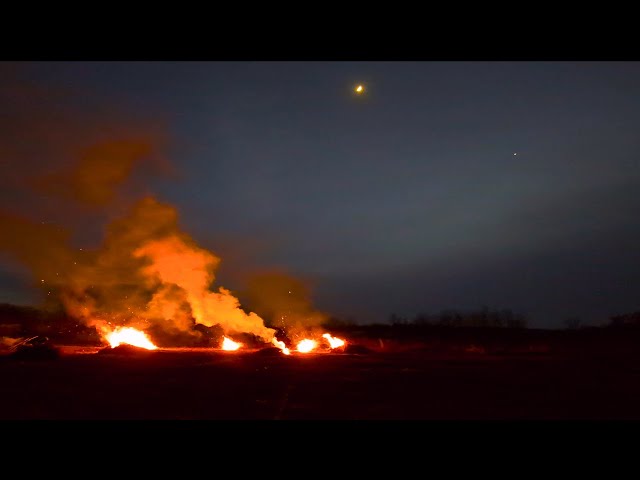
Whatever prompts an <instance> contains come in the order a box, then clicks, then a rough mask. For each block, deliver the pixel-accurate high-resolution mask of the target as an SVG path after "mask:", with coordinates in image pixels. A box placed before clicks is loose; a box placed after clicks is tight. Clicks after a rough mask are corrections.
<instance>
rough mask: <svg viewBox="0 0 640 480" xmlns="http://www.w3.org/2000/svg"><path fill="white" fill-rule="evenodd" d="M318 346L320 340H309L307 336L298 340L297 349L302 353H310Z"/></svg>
mask: <svg viewBox="0 0 640 480" xmlns="http://www.w3.org/2000/svg"><path fill="white" fill-rule="evenodd" d="M317 346H318V342H316V341H315V340H309V339H308V338H305V339H304V340H300V341H299V342H298V346H297V347H296V350H298V351H299V352H300V353H309V352H310V351H311V350H313V349H314V348H316V347H317Z"/></svg>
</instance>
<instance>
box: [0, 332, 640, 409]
mask: <svg viewBox="0 0 640 480" xmlns="http://www.w3.org/2000/svg"><path fill="white" fill-rule="evenodd" d="M372 345H373V343H372ZM380 345H382V344H380ZM388 345H389V342H387V344H385V349H382V348H380V349H378V350H373V349H372V350H371V351H369V352H368V353H366V352H365V353H362V354H336V353H329V354H309V355H291V356H289V357H287V356H284V355H281V354H277V355H274V354H270V353H268V352H266V351H250V352H222V351H219V350H207V349H178V350H171V349H166V350H160V351H154V352H141V353H139V354H138V353H134V354H131V353H126V354H121V355H119V354H99V353H96V351H97V350H98V349H96V348H72V347H65V348H62V350H61V352H62V353H61V356H60V357H59V358H57V359H49V360H16V359H14V358H10V357H8V356H6V355H5V356H3V357H2V358H0V418H1V419H211V420H219V419H231V420H240V419H268V420H285V419H336V420H343V419H345V420H359V419H371V420H377V419H409V420H416V419H499V420H502V419H639V418H640V408H639V407H638V405H640V402H639V400H640V381H639V380H640V356H638V355H636V354H635V353H634V351H633V349H631V350H629V349H626V350H625V349H612V348H605V349H597V348H586V347H585V348H583V349H577V350H576V349H575V348H574V349H571V348H564V349H558V348H549V347H545V348H542V347H539V348H531V347H529V348H528V349H521V350H519V351H516V350H513V351H511V352H505V351H497V350H496V351H492V350H490V349H487V348H486V347H482V346H478V345H467V346H466V347H464V348H460V349H444V350H443V349H442V348H441V349H437V348H435V347H433V346H431V347H430V346H429V345H427V344H425V345H422V346H420V345H418V344H412V345H411V347H410V348H405V349H401V348H390V347H389V346H388ZM585 345H586V343H585Z"/></svg>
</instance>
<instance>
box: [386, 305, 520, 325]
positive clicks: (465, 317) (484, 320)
mask: <svg viewBox="0 0 640 480" xmlns="http://www.w3.org/2000/svg"><path fill="white" fill-rule="evenodd" d="M389 323H391V324H392V325H421V326H438V327H489V328H526V326H527V320H526V318H525V316H524V315H523V314H520V313H515V312H513V311H512V310H510V309H495V310H492V309H490V308H488V307H483V308H481V309H479V310H472V311H467V312H463V311H458V310H444V311H442V312H440V313H438V314H428V313H419V314H417V315H415V316H414V317H413V318H408V317H403V316H399V315H396V314H395V313H392V314H391V315H390V317H389Z"/></svg>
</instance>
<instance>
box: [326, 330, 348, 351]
mask: <svg viewBox="0 0 640 480" xmlns="http://www.w3.org/2000/svg"><path fill="white" fill-rule="evenodd" d="M322 338H326V339H327V342H329V346H330V347H331V349H332V350H333V349H334V348H338V347H343V346H344V340H342V339H340V338H337V337H332V336H331V335H329V334H328V333H325V334H324V335H322Z"/></svg>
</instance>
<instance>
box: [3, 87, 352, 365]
mask: <svg viewBox="0 0 640 480" xmlns="http://www.w3.org/2000/svg"><path fill="white" fill-rule="evenodd" d="M1 87H2V85H1V84H0V96H1V94H2V93H3V90H2V88H1ZM14 97H15V96H10V98H14ZM37 98H39V99H41V100H42V98H41V97H37ZM18 100H19V98H18V99H17V100H16V101H18ZM27 100H29V99H28V98H27ZM72 103H73V102H71V103H69V105H71V104H72ZM63 104H65V102H59V101H58V100H57V99H56V100H55V101H54V102H50V104H49V103H47V102H46V101H45V102H44V104H43V105H42V106H40V107H39V108H41V110H42V112H40V113H42V114H43V116H42V118H43V121H45V122H46V119H50V118H55V119H56V122H55V124H54V125H47V124H42V125H40V128H38V129H36V130H34V129H33V128H27V127H28V126H29V123H28V122H27V123H25V122H24V121H23V120H24V119H23V117H24V112H25V111H32V110H30V109H31V108H32V107H33V106H34V104H33V102H30V101H27V102H26V103H25V105H20V104H16V105H13V109H12V110H10V111H9V112H8V113H7V115H5V116H6V117H7V121H6V122H5V123H6V124H7V125H14V124H15V131H13V133H12V132H9V133H7V132H5V133H3V132H1V131H0V147H3V146H4V147H5V148H0V151H2V152H3V154H4V153H6V152H9V153H11V156H10V157H7V159H5V158H4V157H3V158H0V160H2V161H1V162H0V167H2V166H3V165H7V166H9V167H10V168H7V169H6V170H7V171H6V172H0V173H2V175H0V186H1V187H3V188H5V187H6V188H9V186H10V185H9V184H7V185H4V184H2V182H4V181H5V179H10V180H11V182H10V183H12V184H15V185H20V187H21V188H19V189H14V190H12V191H11V194H12V195H13V196H14V197H15V198H13V197H11V196H8V197H7V198H11V199H12V201H11V202H10V203H7V204H6V205H0V252H7V253H9V254H11V255H12V256H13V257H14V258H15V259H17V260H18V261H20V262H22V263H23V264H24V265H25V266H26V267H28V268H29V269H30V271H31V272H32V274H33V282H34V284H35V285H37V287H38V288H40V289H41V290H42V294H43V298H44V300H45V301H46V302H47V306H48V307H50V308H51V309H61V310H63V311H64V312H65V314H66V315H67V316H68V317H71V318H73V319H74V320H76V321H79V322H82V323H83V324H84V325H86V326H90V327H94V328H95V329H96V331H97V332H98V333H99V334H100V335H101V336H102V338H103V339H104V341H105V343H108V344H109V345H111V346H112V347H114V348H115V347H117V346H118V345H123V344H127V345H133V346H137V347H139V348H143V349H150V350H152V349H157V348H160V347H165V346H193V345H196V344H197V345H205V346H208V347H210V346H212V345H213V344H214V343H215V342H214V339H219V338H221V337H222V335H224V338H223V340H222V343H221V347H222V349H224V350H238V349H242V348H243V347H244V346H245V345H246V344H245V345H243V344H241V343H236V342H235V341H234V340H233V336H234V335H244V336H251V338H255V339H256V341H257V342H261V343H263V344H265V345H274V346H276V347H277V348H278V349H280V350H281V351H282V353H284V354H290V353H291V351H295V352H298V353H303V352H311V351H320V350H321V347H324V346H325V345H326V344H327V343H328V348H329V350H331V349H335V348H340V346H341V345H344V343H342V344H340V343H334V342H336V341H338V342H341V340H339V339H334V338H333V337H331V336H330V335H329V334H324V335H322V336H320V335H317V336H315V335H311V336H310V337H311V338H307V335H306V333H305V334H304V335H303V334H302V333H301V332H310V331H312V329H313V328H316V327H318V326H319V325H320V324H321V323H322V321H323V319H324V316H323V315H322V314H320V313H319V312H316V311H315V310H314V309H313V308H311V305H310V302H309V301H308V295H307V293H306V291H305V289H304V287H303V286H302V285H301V283H300V282H298V281H297V280H295V279H292V278H291V277H289V276H286V275H282V274H275V275H271V274H267V275H258V276H256V277H255V279H254V281H253V283H251V285H249V288H248V289H247V292H246V295H247V300H248V301H247V302H245V304H247V303H248V304H250V305H251V310H245V309H243V308H242V307H241V305H240V300H239V299H238V298H237V297H236V296H235V295H234V294H233V293H232V292H231V291H230V290H229V289H226V288H224V287H223V286H217V287H214V286H213V284H214V282H215V280H216V270H217V268H218V266H219V264H220V258H219V257H218V256H216V255H215V254H214V253H212V252H210V251H208V250H207V249H205V248H203V247H202V246H200V245H198V243H197V242H196V241H195V240H194V239H193V238H192V237H191V236H190V235H189V234H188V233H186V232H185V231H183V230H182V229H181V228H180V225H179V222H178V213H177V210H176V208H174V207H173V206H172V205H169V204H167V203H164V202H161V201H159V200H157V199H156V198H155V197H153V196H152V195H146V196H144V197H143V198H139V197H138V198H130V197H131V196H132V195H137V193H136V192H140V191H148V186H147V185H144V184H140V182H142V181H143V180H146V179H147V178H148V176H149V174H148V172H154V173H167V172H171V171H172V167H171V166H170V165H168V164H167V162H166V160H165V159H164V156H163V155H162V154H161V153H160V152H159V150H158V148H157V147H158V145H162V143H163V142H162V141H159V140H161V139H158V138H156V137H157V132H156V131H155V130H153V129H152V131H147V129H146V128H141V129H140V131H139V130H138V127H140V126H132V128H129V129H125V131H124V132H123V129H122V128H116V127H119V126H120V124H126V120H125V119H123V118H120V119H116V122H115V124H110V123H109V122H107V124H106V125H104V124H103V123H104V122H103V119H99V120H98V123H97V124H94V123H93V122H91V121H85V119H83V118H82V117H79V116H78V113H77V112H73V111H66V110H65V111H62V112H57V113H58V115H55V114H52V112H55V111H56V110H55V109H56V108H58V107H59V105H63ZM98 110H99V109H98ZM32 113H33V114H34V115H36V116H37V113H38V112H32ZM21 122H22V123H21ZM23 124H24V125H23ZM21 125H22V127H21ZM53 127H55V128H53ZM143 127H146V126H143ZM23 131H24V132H29V135H30V137H29V139H30V140H29V142H22V141H20V142H17V141H15V140H14V137H15V138H17V139H22V138H23V137H22V136H21V135H18V133H21V132H23ZM51 131H54V132H58V133H60V132H64V133H65V135H60V136H55V135H54V136H51V135H50V132H51ZM105 132H107V133H105ZM114 133H115V134H116V135H117V136H116V138H109V137H105V135H112V134H114ZM55 139H58V140H59V141H60V142H61V143H60V144H57V143H55V141H53V140H55ZM52 141H53V143H52ZM67 141H70V142H72V143H73V144H72V145H67V144H66V143H65V142H67ZM3 142H4V143H6V142H8V143H7V145H9V147H10V148H6V146H5V145H3ZM25 145H28V148H25V147H24V146H25ZM41 146H42V148H43V149H42V150H39V149H40V148H41ZM70 155H71V158H69V156H70ZM38 162H42V164H40V165H39V166H38ZM24 165H29V166H30V168H23V167H24ZM35 166H38V168H35ZM36 171H37V172H39V173H37V174H36V175H35V176H34V174H33V172H36ZM142 171H144V172H145V174H144V175H142V176H139V175H138V176H136V175H135V173H138V174H140V172H142ZM40 172H42V173H40ZM5 174H6V175H5ZM129 180H131V181H129ZM134 180H135V181H136V182H137V183H136V184H135V185H132V184H131V182H132V181H134ZM43 198H44V199H45V201H42V199H43ZM23 210H24V211H23ZM95 219H108V220H107V221H106V225H104V229H103V236H102V239H101V240H100V241H94V242H93V243H91V242H90V241H89V240H88V239H89V238H91V235H92V234H94V233H97V232H95V231H94V230H95V225H94V224H93V221H94V220H95ZM74 227H75V228H74ZM80 244H82V245H83V246H82V248H80V246H79V245H80ZM256 312H259V313H256ZM265 318H266V319H268V320H269V322H268V323H265V320H264V319H265ZM267 325H270V326H273V327H274V328H271V327H270V326H267ZM276 328H278V329H280V330H282V331H283V332H286V335H287V336H289V337H291V338H299V339H300V341H299V342H298V343H297V344H296V346H289V347H288V346H287V345H286V344H285V342H283V341H282V340H281V339H277V338H276V331H277V330H276ZM237 338H239V337H237Z"/></svg>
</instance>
